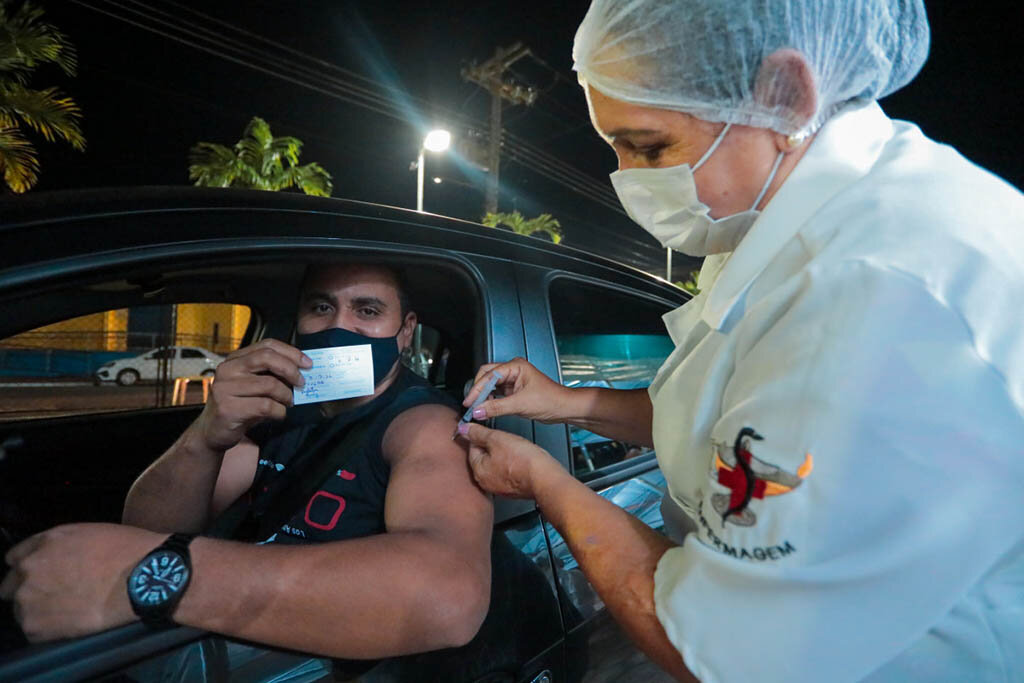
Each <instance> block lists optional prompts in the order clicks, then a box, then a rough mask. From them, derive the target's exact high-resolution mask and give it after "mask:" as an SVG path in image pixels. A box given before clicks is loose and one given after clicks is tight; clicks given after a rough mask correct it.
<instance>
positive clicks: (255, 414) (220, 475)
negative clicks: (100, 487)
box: [121, 339, 308, 532]
mask: <svg viewBox="0 0 1024 683" xmlns="http://www.w3.org/2000/svg"><path fill="white" fill-rule="evenodd" d="M300 366H301V367H308V358H306V357H305V356H304V355H303V353H302V352H301V351H299V350H298V349H296V348H295V347H293V346H289V345H288V344H285V343H283V342H280V341H277V340H276V339H265V340H263V341H261V342H259V343H257V344H253V345H252V346H247V347H245V348H243V349H239V350H238V351H235V352H234V353H232V354H231V355H230V356H228V358H227V360H225V361H224V362H223V363H221V364H220V366H219V367H218V368H217V375H216V378H215V381H214V383H213V387H212V388H211V392H210V400H209V401H208V402H207V404H206V406H204V408H203V412H202V413H201V414H200V415H199V417H198V418H196V421H195V422H193V423H192V424H191V425H190V426H189V428H188V429H186V430H185V432H184V433H183V434H182V435H181V437H179V438H178V440H177V441H175V442H174V445H172V446H171V447H170V448H169V449H167V452H165V453H164V454H163V455H162V456H160V457H159V458H158V459H157V460H156V462H154V463H153V464H152V465H150V466H149V468H147V469H146V471H145V472H143V473H142V474H141V475H140V476H139V478H138V479H137V480H136V481H135V483H134V484H133V485H132V488H131V490H130V491H129V492H128V496H127V498H126V499H125V504H124V512H123V514H122V517H121V519H122V521H123V522H124V523H125V524H130V525H132V526H139V527H142V528H145V529H152V530H153V531H166V532H174V531H180V532H199V531H202V530H203V529H204V528H206V526H207V524H208V523H209V521H210V520H211V519H212V518H213V516H214V515H216V514H217V513H218V512H219V511H220V510H222V509H223V508H225V507H227V505H230V504H231V502H232V501H233V500H235V499H236V498H238V496H240V495H242V493H244V492H245V491H246V490H247V489H248V488H249V486H250V485H251V484H252V479H253V476H254V475H255V473H256V464H257V459H258V455H259V450H258V448H257V446H256V445H255V444H254V443H252V442H251V441H248V440H247V439H246V438H245V432H246V430H248V429H249V428H251V427H252V426H253V425H255V424H258V423H259V422H262V421H263V420H268V419H269V420H273V419H281V418H283V417H284V415H285V411H286V409H287V407H288V406H289V405H291V402H292V386H296V385H298V386H301V384H302V376H301V375H300V373H299V367H300Z"/></svg>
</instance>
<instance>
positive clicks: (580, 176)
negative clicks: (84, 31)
mask: <svg viewBox="0 0 1024 683" xmlns="http://www.w3.org/2000/svg"><path fill="white" fill-rule="evenodd" d="M72 2H74V3H75V4H77V5H80V6H82V7H85V8H87V9H90V10H93V11H95V12H98V13H100V14H104V15H106V16H109V17H111V18H114V19H116V20H119V21H122V22H125V23H127V24H130V25H132V26H135V27H137V28H141V29H143V30H146V31H149V32H152V33H155V34H157V35H160V36H163V37H165V38H167V39H169V40H172V41H175V42H179V43H182V44H184V45H188V46H190V47H193V48H195V49H197V50H200V51H203V52H206V53H208V54H212V55H215V56H218V57H220V58H222V59H225V60H227V61H230V62H232V63H235V64H238V65H241V66H243V67H246V68H250V69H253V70H255V71H258V72H260V73H263V74H265V75H268V76H271V77H274V78H278V79H280V80H283V81H286V82H288V83H291V84H292V85H296V86H298V87H301V88H305V89H308V90H312V91H314V92H318V93H320V94H323V95H325V96H328V97H331V98H333V99H338V100H340V101H343V102H346V103H348V104H353V105H355V106H359V107H363V108H365V109H368V110H370V111H373V112H374V113H378V114H381V115H383V116H387V117H389V118H391V119H394V120H397V121H400V122H402V123H410V115H415V114H416V112H410V111H409V110H408V109H407V108H403V107H402V105H401V104H400V103H397V102H395V101H394V99H392V98H389V97H387V96H385V95H383V94H380V93H377V92H374V91H372V90H370V89H369V88H367V87H365V86H362V85H358V84H355V83H352V82H351V81H349V80H346V79H344V78H341V77H339V76H337V75H330V74H327V73H324V72H323V70H327V71H331V72H335V73H337V74H343V75H344V76H346V77H350V78H351V77H354V78H358V79H359V80H361V81H364V82H366V83H370V84H373V85H374V86H375V87H378V88H384V89H385V90H391V91H393V92H396V93H401V94H402V95H403V96H404V97H405V98H406V99H407V100H409V101H410V102H416V103H417V104H418V105H419V106H420V108H421V109H426V110H430V111H438V112H443V113H445V115H446V116H447V117H448V118H449V119H450V120H453V121H456V122H459V123H461V125H468V126H479V125H480V124H479V123H478V122H476V121H475V120H473V119H471V118H468V117H466V116H464V115H462V114H459V113H457V112H451V111H446V110H445V109H444V108H443V107H439V106H436V105H433V104H432V103H429V102H426V101H424V100H421V99H420V98H416V97H414V96H411V95H408V94H406V93H405V92H404V91H402V90H400V89H396V88H389V87H388V86H384V85H382V84H379V83H378V82H377V81H373V80H372V79H368V78H365V77H363V76H359V75H358V74H355V73H354V72H350V71H348V70H346V69H343V68H341V67H338V66H336V65H333V64H330V63H329V62H325V61H323V60H319V59H317V58H315V57H311V56H309V55H306V54H304V53H302V52H299V51H297V50H294V49H292V48H289V47H287V46H284V45H281V44H279V43H276V42H274V41H271V40H269V39H266V38H263V37H261V36H259V35H258V34H255V33H252V32H250V31H246V30H244V29H240V28H238V27H235V26H233V25H231V24H228V23H226V22H223V21H220V20H218V19H216V18H214V17H209V16H208V15H205V14H203V13H201V12H197V11H195V10H191V9H189V8H185V7H183V6H181V5H180V4H179V3H176V2H171V3H170V4H171V5H173V6H176V7H178V8H180V9H182V10H183V11H186V12H189V13H191V14H192V15H193V16H199V17H201V18H203V19H204V20H206V21H209V22H212V23H216V24H218V25H221V26H224V27H226V28H227V29H229V30H230V31H234V32H235V33H236V34H241V35H244V36H248V37H250V38H252V39H253V40H256V41H258V42H262V43H265V44H268V45H271V46H273V47H276V48H278V49H281V50H283V51H285V52H287V53H289V54H293V55H296V56H299V57H300V58H302V59H304V60H308V61H309V62H312V63H314V64H316V65H317V66H318V67H320V68H317V69H313V68H311V67H309V66H305V65H303V64H300V63H295V62H294V61H292V60H289V59H287V58H279V57H276V56H273V55H269V54H268V53H267V52H266V51H265V50H260V49H258V48H255V47H252V46H251V45H248V44H246V43H245V42H242V41H240V40H238V39H236V38H233V37H232V36H230V35H223V34H220V33H217V32H214V31H211V30H210V29H207V28H205V27H204V26H202V25H199V24H196V23H195V22H193V21H189V20H187V19H182V18H181V17H180V16H178V15H177V14H171V13H168V12H166V11H163V10H160V9H157V8H152V7H148V6H145V5H141V3H139V2H136V1H135V0H126V2H128V3H132V4H134V5H136V6H139V7H141V8H142V9H137V8H135V7H131V6H127V5H126V4H125V2H118V1H117V0H106V5H107V6H106V7H103V6H99V5H98V3H102V2H104V0H92V1H89V0H72ZM111 6H112V7H113V8H116V9H117V10H121V13H118V12H117V11H112V9H111ZM125 12H127V13H129V14H128V15H126V14H124V13H125ZM161 15H162V16H161ZM162 17H170V19H165V18H162ZM175 20H176V21H178V22H181V23H175ZM146 22H149V23H146ZM153 24H156V25H153ZM183 32H186V35H181V33H183ZM187 32H191V33H187ZM267 61H270V62H272V65H267V64H265V62H267ZM261 62H262V63H261ZM314 81H316V82H314ZM325 86H328V87H325ZM504 137H505V139H506V141H507V143H508V144H507V147H508V149H509V154H510V158H512V159H515V160H517V161H518V163H521V164H523V165H525V166H527V167H528V168H530V170H532V171H534V172H537V173H538V174H540V175H543V176H545V177H547V178H549V179H551V180H553V181H554V182H557V183H560V184H562V185H563V186H564V187H566V188H568V189H570V190H572V191H573V192H576V193H578V194H580V195H582V196H584V197H586V198H587V199H590V200H591V201H595V202H598V203H599V204H601V205H602V206H603V207H605V208H608V209H610V210H613V211H616V212H617V213H620V214H623V215H624V212H623V211H622V209H621V207H620V206H619V205H618V203H617V201H615V199H614V195H613V193H612V192H611V191H610V189H609V188H607V187H606V186H602V185H600V184H599V183H597V182H596V181H595V180H594V179H593V178H592V177H590V176H588V175H586V174H584V173H582V172H581V171H579V170H578V169H576V168H575V167H573V166H571V165H569V164H567V163H565V162H564V161H562V160H561V159H559V158H557V157H555V156H553V155H550V154H548V153H546V152H544V151H543V150H540V149H538V148H536V147H534V146H533V145H531V144H530V143H528V142H526V141H525V140H523V139H522V138H520V137H519V136H515V135H513V134H511V133H507V132H506V134H505V136H504Z"/></svg>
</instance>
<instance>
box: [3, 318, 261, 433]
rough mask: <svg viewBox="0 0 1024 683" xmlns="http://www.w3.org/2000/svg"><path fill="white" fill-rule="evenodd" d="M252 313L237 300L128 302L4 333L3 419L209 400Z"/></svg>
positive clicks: (162, 405) (246, 327)
mask: <svg viewBox="0 0 1024 683" xmlns="http://www.w3.org/2000/svg"><path fill="white" fill-rule="evenodd" d="M251 319H252V309H250V308H249V307H248V306H243V305H238V304H231V303H220V302H213V303H211V302H185V303H168V304H159V305H143V306H128V307H125V308H117V309H107V310H101V311H96V312H90V313H87V314H85V315H77V316H74V317H69V318H67V319H64V320H60V321H58V322H55V323H51V324H47V325H43V326H40V327H35V328H33V329H29V330H26V331H24V332H21V333H19V334H15V335H11V336H8V337H6V338H4V339H0V420H13V419H30V418H42V417H57V416H64V415H80V414H88V413H102V412H110V411H117V410H138V409H143V408H159V407H164V406H170V405H185V404H189V403H198V402H201V401H202V400H203V396H204V380H206V381H207V384H208V381H209V378H210V377H211V376H212V375H213V374H214V372H215V371H216V369H217V365H219V364H220V362H221V361H222V360H223V359H224V356H226V355H227V354H229V353H231V352H232V351H234V350H235V349H237V348H238V347H239V346H240V344H241V343H242V339H243V337H244V335H245V333H246V330H247V329H248V327H249V324H250V321H251ZM185 344H188V345H189V346H188V347H184V346H183V345H185ZM207 388H208V387H207Z"/></svg>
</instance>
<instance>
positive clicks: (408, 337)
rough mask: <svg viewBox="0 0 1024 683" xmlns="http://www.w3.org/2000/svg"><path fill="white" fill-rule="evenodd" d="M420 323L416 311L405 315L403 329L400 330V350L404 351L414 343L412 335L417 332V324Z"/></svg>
mask: <svg viewBox="0 0 1024 683" xmlns="http://www.w3.org/2000/svg"><path fill="white" fill-rule="evenodd" d="M418 322H419V320H418V319H417V318H416V312H415V311H409V312H408V313H406V314H405V320H403V321H402V327H401V328H400V329H399V330H398V348H400V349H404V348H405V347H407V346H409V344H411V343H412V333H413V332H415V331H416V324H417V323H418Z"/></svg>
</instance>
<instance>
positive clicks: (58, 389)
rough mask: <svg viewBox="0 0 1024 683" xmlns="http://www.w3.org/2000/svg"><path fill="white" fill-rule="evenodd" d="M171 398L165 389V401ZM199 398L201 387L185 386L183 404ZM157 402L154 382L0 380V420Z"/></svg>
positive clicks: (138, 406)
mask: <svg viewBox="0 0 1024 683" xmlns="http://www.w3.org/2000/svg"><path fill="white" fill-rule="evenodd" d="M170 398H171V392H170V390H168V391H167V399H166V400H167V402H168V404H169V402H170ZM202 400H203V391H202V387H201V386H198V385H197V386H194V387H193V386H191V385H190V386H189V389H188V396H187V397H186V402H187V403H199V402H201V401H202ZM157 401H158V387H157V386H156V385H155V384H141V385H136V386H131V387H122V386H118V385H116V384H110V385H106V384H105V385H101V386H93V385H92V384H87V383H84V382H79V383H76V382H58V381H54V382H36V383H31V384H29V383H26V384H18V383H16V382H11V381H4V382H0V421H3V420H14V419H23V418H33V417H56V416H58V415H70V414H75V413H96V412H106V411H110V410H137V409H139V408H153V407H155V406H156V405H158V403H157Z"/></svg>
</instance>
